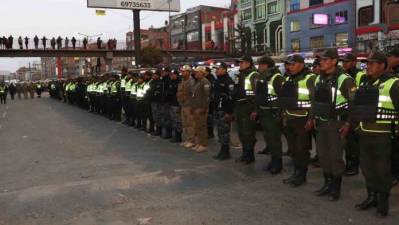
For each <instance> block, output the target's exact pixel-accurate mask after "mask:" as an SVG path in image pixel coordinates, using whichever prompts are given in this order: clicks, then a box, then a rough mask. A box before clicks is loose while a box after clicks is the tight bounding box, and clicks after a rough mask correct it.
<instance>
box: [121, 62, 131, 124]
mask: <svg viewBox="0 0 399 225" xmlns="http://www.w3.org/2000/svg"><path fill="white" fill-rule="evenodd" d="M127 74H128V71H127V68H125V67H124V68H122V71H121V97H120V98H121V104H122V109H123V112H124V115H125V120H124V121H123V122H122V123H123V124H128V123H129V120H128V116H127V114H128V113H127V111H128V108H127V107H128V97H127V94H126V92H127V91H126V82H127V81H128V80H127ZM129 94H130V93H129Z"/></svg>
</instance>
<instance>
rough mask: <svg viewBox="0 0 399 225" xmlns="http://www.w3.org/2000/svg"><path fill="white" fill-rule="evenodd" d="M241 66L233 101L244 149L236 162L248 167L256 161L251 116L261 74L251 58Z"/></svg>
mask: <svg viewBox="0 0 399 225" xmlns="http://www.w3.org/2000/svg"><path fill="white" fill-rule="evenodd" d="M239 64H240V69H239V71H240V73H239V74H238V76H237V77H236V78H235V81H234V82H235V87H234V91H233V99H234V106H235V107H234V114H235V118H236V122H237V128H238V137H239V139H240V142H241V144H242V148H243V149H242V155H241V157H240V158H238V159H237V160H236V162H238V163H243V164H245V165H247V164H251V163H253V162H254V161H255V156H254V147H255V143H256V137H255V135H256V121H255V120H254V119H253V118H251V114H252V112H254V111H255V83H256V78H257V76H258V75H259V74H258V72H257V71H256V68H255V67H254V63H253V60H252V57H251V56H249V55H246V56H243V57H242V58H241V59H240V61H239Z"/></svg>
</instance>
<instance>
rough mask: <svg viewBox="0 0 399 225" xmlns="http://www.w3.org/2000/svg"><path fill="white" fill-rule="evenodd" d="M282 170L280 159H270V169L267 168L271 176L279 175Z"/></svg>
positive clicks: (281, 160)
mask: <svg viewBox="0 0 399 225" xmlns="http://www.w3.org/2000/svg"><path fill="white" fill-rule="evenodd" d="M282 169H283V159H282V158H280V157H272V159H271V161H270V167H269V166H268V171H269V172H270V173H271V174H272V175H276V174H279V173H280V172H281V170H282Z"/></svg>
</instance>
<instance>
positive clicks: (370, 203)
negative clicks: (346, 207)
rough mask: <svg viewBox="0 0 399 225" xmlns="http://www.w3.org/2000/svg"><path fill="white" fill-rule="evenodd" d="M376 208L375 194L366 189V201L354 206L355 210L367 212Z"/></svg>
mask: <svg viewBox="0 0 399 225" xmlns="http://www.w3.org/2000/svg"><path fill="white" fill-rule="evenodd" d="M376 206H377V192H375V191H372V190H371V189H370V188H367V199H366V200H364V201H363V202H361V203H359V204H356V205H355V208H356V209H358V210H367V209H369V208H371V207H376Z"/></svg>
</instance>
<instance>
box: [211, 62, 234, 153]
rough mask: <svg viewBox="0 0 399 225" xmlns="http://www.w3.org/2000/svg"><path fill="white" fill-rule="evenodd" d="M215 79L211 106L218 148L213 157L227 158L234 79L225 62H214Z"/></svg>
mask: <svg viewBox="0 0 399 225" xmlns="http://www.w3.org/2000/svg"><path fill="white" fill-rule="evenodd" d="M216 68H217V69H216V77H217V78H216V80H215V81H214V83H213V88H212V91H213V97H214V99H213V100H214V101H213V108H214V116H213V118H214V119H215V124H216V127H217V135H218V139H219V143H220V150H219V153H218V154H217V155H215V156H214V157H213V158H214V159H216V160H220V161H222V160H227V159H230V158H231V155H230V130H231V122H232V120H233V99H232V96H231V93H232V91H233V90H234V81H233V80H232V79H231V78H230V76H229V74H228V73H227V68H228V66H227V64H226V63H224V62H221V63H218V64H216Z"/></svg>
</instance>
